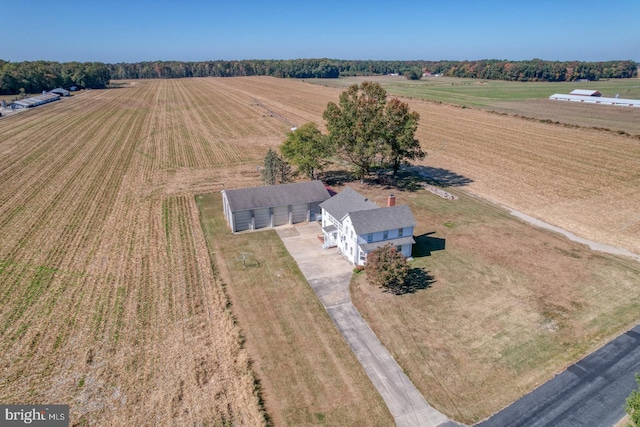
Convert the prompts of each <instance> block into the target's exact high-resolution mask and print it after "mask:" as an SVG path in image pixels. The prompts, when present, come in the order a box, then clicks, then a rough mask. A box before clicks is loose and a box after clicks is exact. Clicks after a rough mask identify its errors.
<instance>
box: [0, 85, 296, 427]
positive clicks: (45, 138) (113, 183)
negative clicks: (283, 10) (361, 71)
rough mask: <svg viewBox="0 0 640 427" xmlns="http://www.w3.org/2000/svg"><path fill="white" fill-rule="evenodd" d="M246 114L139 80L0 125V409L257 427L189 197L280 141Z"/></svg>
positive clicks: (274, 130) (233, 331)
mask: <svg viewBox="0 0 640 427" xmlns="http://www.w3.org/2000/svg"><path fill="white" fill-rule="evenodd" d="M250 101H251V98H250V97H247V96H244V95H241V94H238V93H236V92H234V91H232V90H226V91H225V90H224V89H221V88H220V87H219V85H216V84H215V83H213V82H212V81H203V80H195V79H194V80H189V81H188V80H183V81H177V80H167V81H153V82H140V83H139V84H137V85H135V86H131V87H128V88H123V89H114V90H104V91H91V92H88V93H86V94H83V96H82V97H73V98H71V99H67V100H65V102H60V103H54V104H51V105H48V106H44V107H39V108H38V109H34V110H33V111H27V112H24V113H21V114H19V115H15V116H13V117H9V118H6V119H3V121H2V122H0V153H2V156H0V181H1V182H2V184H3V185H2V186H1V188H0V233H1V236H2V238H0V271H1V272H0V295H1V299H2V300H1V301H2V304H1V305H0V327H1V329H0V335H1V337H2V339H1V342H2V350H1V353H0V363H1V365H2V373H1V374H0V400H2V401H3V402H7V403H24V402H43V403H51V402H56V403H69V404H71V414H72V420H71V421H72V423H76V422H80V421H82V420H85V421H86V422H87V423H88V424H90V425H158V424H160V425H162V424H167V425H168V424H171V425H187V424H205V423H208V424H221V423H223V422H226V421H228V422H233V423H236V424H238V425H250V426H254V425H260V424H262V423H264V419H263V415H262V413H261V409H260V407H259V402H258V399H257V397H256V395H255V393H254V386H253V374H252V371H251V370H250V368H249V364H248V362H249V361H248V356H247V352H246V351H245V350H244V349H242V347H241V343H240V339H239V333H240V331H239V329H238V327H237V326H236V325H235V323H234V320H233V319H232V317H231V315H230V313H229V312H228V311H227V310H225V307H226V304H227V297H226V296H225V295H224V294H223V292H222V290H221V287H220V285H219V284H218V283H217V281H216V279H215V277H214V274H213V271H212V270H211V267H210V263H209V258H208V253H207V249H206V245H205V242H204V238H203V235H202V231H201V228H200V225H199V222H198V213H197V207H196V206H195V202H194V200H193V196H192V195H193V194H194V193H195V192H201V191H202V192H204V191H212V190H216V189H219V188H220V184H219V183H220V182H221V181H222V179H223V178H229V179H236V178H237V180H238V181H242V180H247V179H252V178H254V176H255V172H254V174H253V175H252V174H247V173H246V172H242V171H243V170H245V169H247V168H250V169H253V170H255V168H254V167H253V166H250V167H249V166H247V165H249V164H251V165H253V164H255V162H256V159H259V158H260V154H261V152H262V150H263V149H266V148H265V147H267V146H272V145H274V144H275V143H276V142H277V141H278V140H279V135H282V134H284V131H285V130H286V129H287V127H286V126H285V125H284V124H282V123H279V122H276V121H273V120H270V119H269V118H263V117H261V115H260V114H259V111H257V110H256V109H255V107H252V106H251V105H250ZM231 164H235V165H239V170H232V171H227V170H226V169H227V168H228V167H229V165H231Z"/></svg>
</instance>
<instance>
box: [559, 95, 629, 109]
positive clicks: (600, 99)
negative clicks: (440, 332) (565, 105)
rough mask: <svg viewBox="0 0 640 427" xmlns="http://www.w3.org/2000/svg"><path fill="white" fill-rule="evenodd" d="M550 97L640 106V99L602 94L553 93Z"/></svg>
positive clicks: (570, 100)
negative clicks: (602, 95) (611, 96)
mask: <svg viewBox="0 0 640 427" xmlns="http://www.w3.org/2000/svg"><path fill="white" fill-rule="evenodd" d="M549 99H551V100H554V101H569V102H582V103H584V104H600V105H615V106H618V107H636V108H640V100H638V99H624V98H605V97H600V96H584V95H565V94H561V93H556V94H553V95H551V96H550V97H549Z"/></svg>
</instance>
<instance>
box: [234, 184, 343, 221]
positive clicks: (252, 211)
mask: <svg viewBox="0 0 640 427" xmlns="http://www.w3.org/2000/svg"><path fill="white" fill-rule="evenodd" d="M330 197H331V196H330V195H329V192H328V191H327V189H326V188H325V186H324V184H322V182H321V181H308V182H298V183H293V184H280V185H265V186H263V187H251V188H239V189H234V190H223V191H222V206H223V210H224V216H225V218H226V219H227V223H228V224H229V227H230V228H231V230H233V232H234V233H235V232H239V231H245V230H258V229H263V228H269V227H277V226H280V225H285V224H289V223H292V224H297V223H300V222H306V221H309V220H311V221H314V220H315V219H316V213H317V212H319V209H320V208H319V207H318V205H319V204H320V203H322V202H324V201H325V200H327V199H329V198H330ZM310 207H311V208H312V211H311V212H310V210H309V208H310Z"/></svg>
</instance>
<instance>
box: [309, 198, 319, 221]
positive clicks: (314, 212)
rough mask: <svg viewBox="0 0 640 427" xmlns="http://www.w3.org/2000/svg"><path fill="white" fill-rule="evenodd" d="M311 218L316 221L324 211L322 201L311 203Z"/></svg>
mask: <svg viewBox="0 0 640 427" xmlns="http://www.w3.org/2000/svg"><path fill="white" fill-rule="evenodd" d="M309 211H310V212H309V216H310V218H309V220H310V221H315V220H317V219H318V216H317V215H318V214H320V213H322V209H321V208H320V202H313V203H310V204H309Z"/></svg>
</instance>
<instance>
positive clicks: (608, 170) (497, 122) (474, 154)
mask: <svg viewBox="0 0 640 427" xmlns="http://www.w3.org/2000/svg"><path fill="white" fill-rule="evenodd" d="M411 106H412V107H413V108H415V109H416V111H418V112H419V113H420V115H421V117H422V121H421V126H420V129H419V131H418V137H419V139H420V140H421V141H422V142H423V145H424V146H425V148H426V150H427V152H428V153H429V155H428V156H427V157H426V158H425V160H424V162H423V163H424V165H425V167H426V169H425V172H426V173H432V174H438V173H440V174H441V173H442V171H445V172H446V171H449V172H453V173H455V175H456V176H458V177H463V178H464V179H462V178H460V179H458V180H453V181H452V183H453V184H454V185H456V183H457V182H462V183H463V185H466V189H467V190H468V191H470V192H472V193H474V194H477V195H479V196H482V197H484V198H487V199H489V200H492V201H493V202H496V203H498V204H501V205H504V206H509V207H511V208H514V209H516V210H520V211H523V212H526V213H527V214H529V215H531V216H534V217H537V218H540V219H542V220H544V221H546V222H549V223H551V224H554V225H556V226H559V227H562V228H565V229H567V230H569V231H571V232H573V233H574V234H577V235H579V236H583V237H586V238H589V239H592V240H595V241H601V242H604V243H607V244H610V245H612V246H620V247H623V248H625V249H628V250H630V251H632V252H635V253H640V237H639V236H640V233H639V232H640V215H639V214H638V212H640V185H639V184H640V173H639V171H640V141H639V140H637V139H634V138H631V137H627V136H620V135H615V134H612V133H611V132H606V131H598V130H592V129H583V128H570V127H564V126H559V125H554V124H547V123H539V122H536V121H530V120H523V119H518V118H515V117H509V116H500V115H496V114H491V113H488V112H485V111H480V110H472V109H463V108H459V107H453V106H446V105H432V104H429V103H425V102H420V101H413V102H411ZM446 183H447V182H445V184H446ZM467 183H468V185H467Z"/></svg>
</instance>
